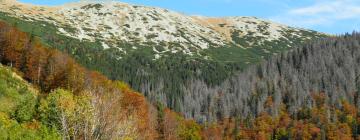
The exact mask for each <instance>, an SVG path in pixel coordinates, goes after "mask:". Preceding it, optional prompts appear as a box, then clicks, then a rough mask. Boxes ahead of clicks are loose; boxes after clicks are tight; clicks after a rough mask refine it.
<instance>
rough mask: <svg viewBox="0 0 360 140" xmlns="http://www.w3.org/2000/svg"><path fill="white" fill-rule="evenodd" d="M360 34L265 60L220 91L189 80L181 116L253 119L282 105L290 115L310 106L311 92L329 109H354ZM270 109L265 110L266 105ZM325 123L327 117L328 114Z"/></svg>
mask: <svg viewBox="0 0 360 140" xmlns="http://www.w3.org/2000/svg"><path fill="white" fill-rule="evenodd" d="M359 44H360V35H359V34H358V33H354V34H352V35H349V34H347V35H343V36H339V37H332V38H328V39H322V40H318V41H316V42H314V43H312V44H308V45H305V46H303V47H300V48H295V49H293V50H291V51H288V52H286V53H282V54H279V55H277V56H274V57H272V58H270V59H269V60H268V61H265V62H263V63H261V64H259V65H255V66H252V67H250V68H249V69H247V70H245V71H244V72H242V73H239V74H236V76H233V77H231V78H229V79H227V80H226V81H225V82H223V83H222V84H221V85H220V86H215V87H209V86H207V85H206V84H205V83H206V82H204V81H199V80H193V81H191V82H189V83H187V84H186V85H183V87H182V88H183V90H184V91H186V94H185V96H184V100H183V103H181V104H183V105H184V106H183V107H182V112H186V113H185V115H186V117H189V118H196V119H197V120H216V119H217V118H224V117H225V118H227V117H231V116H233V117H236V116H238V117H242V118H246V117H253V116H257V115H259V114H260V113H261V112H268V113H269V114H272V115H278V113H279V109H280V106H281V105H282V104H284V105H286V110H287V111H288V112H289V113H290V114H296V112H297V111H299V109H300V108H302V107H308V108H311V107H313V106H315V101H314V99H313V98H312V95H313V94H314V93H324V95H325V103H326V105H328V106H331V107H334V108H340V107H342V104H341V102H342V101H347V102H349V103H351V104H353V105H355V106H357V107H358V106H359V96H358V94H359V86H360V85H359V82H360V81H359V75H360V67H359V66H360V65H359V63H360V45H359ZM270 101H271V102H272V103H273V104H272V105H271V106H267V103H268V102H270ZM329 113H330V114H329V116H328V117H329V118H332V115H331V113H334V112H331V111H330V112H329Z"/></svg>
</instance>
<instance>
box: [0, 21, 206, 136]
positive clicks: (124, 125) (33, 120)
mask: <svg viewBox="0 0 360 140" xmlns="http://www.w3.org/2000/svg"><path fill="white" fill-rule="evenodd" d="M0 44H1V45H0V62H1V63H2V64H4V65H7V66H9V67H10V68H11V69H13V70H15V71H16V73H17V74H15V73H14V72H11V71H10V70H8V69H5V68H3V67H2V66H1V67H0V100H1V106H0V138H1V139H10V140H13V139H158V138H161V139H192V138H193V137H195V138H198V139H199V138H200V134H201V128H200V126H199V125H198V124H196V123H195V122H194V121H191V120H190V121H188V120H185V119H183V118H182V117H181V116H180V115H178V114H176V113H174V112H172V111H170V110H168V109H167V108H165V107H162V106H161V105H159V106H153V105H151V104H150V103H148V102H147V101H146V99H145V97H144V96H142V95H141V94H140V93H137V92H135V91H133V90H132V89H131V88H130V87H129V86H128V85H127V84H125V83H123V82H121V81H111V80H109V79H107V78H106V77H105V76H103V75H101V74H99V73H98V72H95V71H90V70H87V69H85V68H84V67H82V66H80V65H79V64H77V63H76V62H75V60H74V59H72V58H70V57H69V56H68V55H66V54H63V53H61V52H60V51H57V50H55V49H50V48H49V47H45V46H44V45H43V44H42V43H41V42H40V41H39V40H38V38H36V37H33V36H29V35H28V34H27V33H24V32H21V31H19V30H17V29H16V28H14V27H11V26H9V25H7V24H6V23H3V22H1V23H0ZM10 68H9V69H10ZM21 77H22V78H21ZM22 79H25V80H27V81H28V82H29V83H31V85H30V84H29V83H27V82H25V81H24V80H22ZM169 119H170V120H169ZM164 122H171V123H164ZM169 124H173V125H169ZM165 128H166V129H165Z"/></svg>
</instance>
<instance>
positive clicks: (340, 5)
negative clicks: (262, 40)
mask: <svg viewBox="0 0 360 140" xmlns="http://www.w3.org/2000/svg"><path fill="white" fill-rule="evenodd" d="M270 19H271V20H275V21H278V22H281V23H285V24H290V25H293V26H300V27H314V26H330V25H333V24H336V23H337V22H339V21H344V20H355V21H359V20H360V1H359V0H320V1H316V2H315V3H314V4H312V5H310V6H305V7H297V8H293V9H289V10H287V11H286V12H285V13H284V14H281V15H277V16H274V17H271V18H270Z"/></svg>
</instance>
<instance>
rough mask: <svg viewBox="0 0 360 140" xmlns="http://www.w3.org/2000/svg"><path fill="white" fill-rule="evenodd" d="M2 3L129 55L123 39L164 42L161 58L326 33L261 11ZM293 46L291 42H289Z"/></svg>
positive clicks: (20, 15) (5, 7)
mask: <svg viewBox="0 0 360 140" xmlns="http://www.w3.org/2000/svg"><path fill="white" fill-rule="evenodd" d="M0 8H1V10H0V11H2V12H6V13H8V14H9V15H10V16H13V17H18V18H22V19H24V20H27V21H34V20H37V21H45V22H48V23H50V24H53V25H55V26H56V27H57V30H58V31H57V32H58V33H59V34H62V35H65V36H68V37H72V38H75V39H79V40H88V41H91V42H95V41H99V42H101V44H102V47H103V49H109V48H117V49H118V51H119V52H120V53H122V54H123V55H125V54H126V53H127V52H128V50H125V49H124V48H121V47H120V48H119V47H117V44H118V43H121V42H130V43H137V44H141V45H144V44H148V43H150V44H155V45H160V46H162V47H161V48H157V47H153V48H152V50H153V52H154V53H155V54H154V56H155V59H158V58H159V57H162V56H164V55H165V54H166V53H177V52H181V53H184V54H187V55H199V56H203V55H201V54H200V53H199V51H201V50H204V49H209V48H219V47H226V46H235V47H240V48H243V49H246V48H252V47H253V46H256V45H259V46H266V43H268V42H270V43H271V42H274V41H285V42H291V40H293V39H292V38H294V39H300V40H301V41H308V40H310V36H307V35H306V34H309V33H310V34H311V33H312V34H313V35H315V36H323V35H325V34H322V33H316V32H314V31H311V30H305V29H301V28H292V27H289V26H286V25H282V24H279V23H275V22H271V21H268V20H262V19H258V18H255V17H221V18H214V17H203V16H202V17H199V16H187V15H184V14H181V13H178V12H174V11H170V10H167V9H163V8H158V7H148V6H138V5H133V4H127V3H122V2H114V1H112V2H77V3H69V4H64V5H61V6H35V5H32V4H24V3H21V2H16V1H5V2H4V3H2V4H1V5H0ZM303 36H305V37H303ZM242 38H244V39H245V40H241V39H242ZM250 39H254V40H256V41H254V40H253V41H249V40H250ZM293 46H294V44H291V43H289V44H288V46H286V47H293ZM130 49H132V50H134V49H137V47H132V48H130ZM269 49H271V48H268V47H263V49H262V51H264V52H265V53H272V52H271V51H270V50H269ZM204 58H205V57H204Z"/></svg>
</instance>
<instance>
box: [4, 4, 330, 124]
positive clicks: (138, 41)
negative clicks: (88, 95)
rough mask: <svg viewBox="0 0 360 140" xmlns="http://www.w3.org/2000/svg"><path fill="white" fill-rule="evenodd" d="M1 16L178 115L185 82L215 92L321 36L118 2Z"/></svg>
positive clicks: (7, 9)
mask: <svg viewBox="0 0 360 140" xmlns="http://www.w3.org/2000/svg"><path fill="white" fill-rule="evenodd" d="M0 11H1V12H0V20H2V21H4V22H6V23H8V24H11V25H13V26H15V27H16V28H18V29H20V30H21V31H24V32H27V33H29V34H31V35H30V36H31V37H38V38H39V39H40V41H41V42H42V43H43V44H46V46H48V47H51V48H56V49H58V50H60V51H62V52H64V53H67V54H69V55H71V56H72V57H73V58H74V59H75V60H76V61H77V62H78V63H79V64H81V65H83V66H85V67H86V68H88V69H91V70H95V71H99V72H100V73H102V74H104V75H106V76H107V77H108V78H109V79H112V80H122V81H125V82H126V83H129V85H130V86H131V87H132V88H133V89H135V90H136V91H139V92H140V93H143V94H144V95H145V96H146V97H147V99H149V101H150V102H152V103H154V104H157V103H160V104H162V105H164V106H166V107H169V108H171V109H174V110H176V111H178V112H182V113H185V114H186V113H189V112H184V111H185V110H192V108H188V107H187V106H188V105H191V104H185V102H188V101H187V98H188V96H189V95H191V96H192V95H195V94H197V93H199V92H194V91H193V90H188V89H187V88H189V87H187V86H188V85H189V83H192V82H193V81H202V82H203V83H201V86H199V87H196V88H202V87H212V88H214V87H218V86H221V84H222V83H223V82H224V81H225V80H226V79H229V78H230V77H231V76H233V75H234V74H235V73H238V72H239V71H242V70H244V69H246V68H247V67H248V66H249V65H252V64H258V63H260V62H261V61H263V60H264V59H268V58H269V57H271V56H273V55H277V54H280V53H281V52H284V51H286V50H289V49H292V48H294V47H297V46H300V45H301V44H304V43H306V42H310V41H311V40H316V39H319V38H322V37H326V36H327V35H325V34H322V33H318V32H315V31H310V30H305V29H298V28H293V27H289V26H286V25H281V24H278V23H274V22H271V21H267V20H262V19H258V18H255V17H226V18H211V17H201V16H186V15H183V14H180V13H177V12H173V11H169V10H166V9H161V8H152V7H146V6H137V5H131V4H126V3H119V2H109V3H93V2H80V3H70V4H67V5H63V6H54V7H48V6H36V5H30V4H23V3H19V2H16V1H15V0H5V1H2V3H1V4H0ZM195 85H197V84H195ZM199 96H201V97H205V96H203V95H199ZM211 97H216V94H214V95H212V96H211ZM193 98H195V99H196V98H198V97H193ZM205 103H206V102H202V103H201V104H205ZM197 112H198V111H197ZM194 113H195V112H194ZM194 113H192V114H193V115H189V114H186V117H190V118H191V117H195V114H194ZM197 115H198V114H197ZM208 117H209V118H214V117H213V116H206V118H208ZM196 119H197V120H204V119H200V118H199V117H196ZM205 120H213V119H205Z"/></svg>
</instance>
